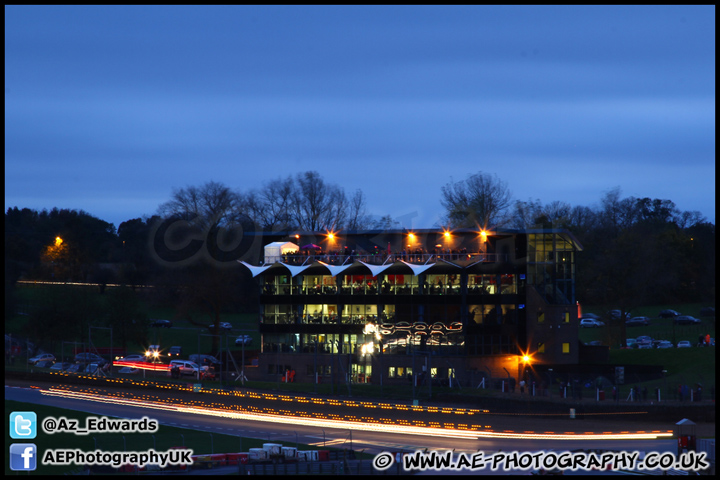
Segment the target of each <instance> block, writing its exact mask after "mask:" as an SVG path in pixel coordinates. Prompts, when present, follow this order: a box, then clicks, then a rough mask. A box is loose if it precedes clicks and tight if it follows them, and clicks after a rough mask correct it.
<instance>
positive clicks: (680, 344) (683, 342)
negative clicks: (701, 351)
mask: <svg viewBox="0 0 720 480" xmlns="http://www.w3.org/2000/svg"><path fill="white" fill-rule="evenodd" d="M677 347H678V348H690V347H692V345H690V342H689V341H688V340H680V341H679V342H678V345H677Z"/></svg>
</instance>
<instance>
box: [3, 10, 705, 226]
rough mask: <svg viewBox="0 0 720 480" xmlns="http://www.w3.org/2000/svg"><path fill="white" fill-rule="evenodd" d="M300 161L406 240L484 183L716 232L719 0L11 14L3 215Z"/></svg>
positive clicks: (298, 165) (80, 204)
mask: <svg viewBox="0 0 720 480" xmlns="http://www.w3.org/2000/svg"><path fill="white" fill-rule="evenodd" d="M308 170H315V171H317V172H319V173H320V175H321V176H322V178H323V179H324V180H325V181H327V182H329V183H333V184H336V185H338V186H340V187H342V188H343V189H344V190H345V191H346V193H349V194H352V193H353V192H355V190H357V189H361V190H362V191H363V192H364V193H365V195H366V197H367V199H368V210H369V212H370V213H372V214H375V215H378V216H381V215H391V216H392V217H394V218H397V219H401V220H402V222H403V223H404V224H405V225H406V226H413V227H431V226H433V225H434V224H435V223H436V222H437V221H438V219H439V217H440V216H441V215H442V213H443V212H442V207H441V205H440V197H441V188H442V186H443V185H446V184H448V183H449V182H452V181H458V180H462V179H463V178H465V177H467V176H468V175H470V174H473V173H477V172H479V171H482V172H486V173H490V174H493V175H497V176H498V178H500V179H501V180H503V181H505V182H507V184H508V187H509V189H510V190H511V192H512V193H513V197H514V198H515V199H517V200H530V199H533V200H534V199H539V200H540V201H541V202H542V203H544V204H546V203H550V202H552V201H555V200H560V201H565V202H568V203H570V204H571V205H573V206H574V205H585V206H590V207H593V206H596V205H598V204H599V201H600V199H601V197H602V196H603V195H604V194H605V193H606V192H608V191H609V190H611V189H613V188H616V187H619V188H620V190H621V194H622V196H623V197H629V196H634V197H651V198H661V199H669V200H672V201H674V202H675V204H676V205H677V207H678V208H679V209H681V210H691V211H693V210H697V211H700V212H701V213H702V214H703V215H704V216H705V217H707V218H708V220H710V221H712V222H713V223H714V222H715V7H714V6H651V7H645V6H639V7H633V6H619V7H617V6H600V7H596V6H577V7H564V6H560V7H553V6H536V7H527V6H518V7H515V6H509V7H508V6H499V7H487V6H457V7H444V6H441V7H433V6H422V7H386V6H372V7H344V6H341V7H325V6H319V7H287V6H269V7H268V6H259V7H253V6H220V7H217V6H210V7H205V6H203V7H198V6H182V7H166V6H160V7H152V6H150V7H148V6H77V7H67V6H6V7H5V208H6V209H7V208H8V207H14V206H18V207H20V208H23V207H27V208H32V209H36V210H42V209H52V208H53V207H58V208H70V209H78V210H80V209H81V210H85V211H86V212H88V213H90V214H92V215H94V216H96V217H99V218H101V219H103V220H106V221H108V222H111V223H114V224H115V226H116V227H117V226H118V225H119V224H120V223H122V222H123V221H125V220H129V219H132V218H138V217H142V216H144V215H151V214H153V213H155V212H156V210H157V207H158V206H159V205H160V204H161V203H163V202H165V201H167V200H168V199H169V198H170V195H171V193H172V191H173V189H174V188H180V187H185V186H188V185H198V186H199V185H202V184H203V183H205V182H207V181H211V180H213V181H217V182H221V183H224V184H225V185H227V186H229V187H232V188H234V189H237V190H241V191H246V190H249V189H254V188H258V187H261V186H262V185H263V184H264V183H265V182H268V181H270V180H274V179H277V178H281V177H282V178H285V177H287V176H288V175H295V174H297V173H300V172H305V171H308Z"/></svg>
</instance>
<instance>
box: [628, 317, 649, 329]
mask: <svg viewBox="0 0 720 480" xmlns="http://www.w3.org/2000/svg"><path fill="white" fill-rule="evenodd" d="M625 325H627V326H628V327H639V326H645V325H650V317H633V318H630V319H628V320H625Z"/></svg>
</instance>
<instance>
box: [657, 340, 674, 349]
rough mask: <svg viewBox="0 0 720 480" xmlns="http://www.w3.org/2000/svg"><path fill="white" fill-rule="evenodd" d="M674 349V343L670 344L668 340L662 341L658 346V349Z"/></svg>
mask: <svg viewBox="0 0 720 480" xmlns="http://www.w3.org/2000/svg"><path fill="white" fill-rule="evenodd" d="M673 347H674V345H673V344H672V342H668V341H667V340H661V341H660V342H659V343H658V344H657V348H673Z"/></svg>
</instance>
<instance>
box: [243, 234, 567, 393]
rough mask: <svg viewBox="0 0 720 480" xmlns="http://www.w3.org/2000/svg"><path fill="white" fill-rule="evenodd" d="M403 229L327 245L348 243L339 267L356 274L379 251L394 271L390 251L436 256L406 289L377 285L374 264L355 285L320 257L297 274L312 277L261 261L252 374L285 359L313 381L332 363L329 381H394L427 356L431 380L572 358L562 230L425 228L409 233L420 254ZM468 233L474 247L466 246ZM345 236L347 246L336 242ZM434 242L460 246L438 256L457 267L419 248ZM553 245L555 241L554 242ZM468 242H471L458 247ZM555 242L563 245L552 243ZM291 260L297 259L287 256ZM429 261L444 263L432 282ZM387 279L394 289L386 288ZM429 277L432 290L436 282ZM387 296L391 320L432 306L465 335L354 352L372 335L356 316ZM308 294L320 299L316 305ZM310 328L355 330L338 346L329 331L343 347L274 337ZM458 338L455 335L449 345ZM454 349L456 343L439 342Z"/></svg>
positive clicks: (376, 312)
mask: <svg viewBox="0 0 720 480" xmlns="http://www.w3.org/2000/svg"><path fill="white" fill-rule="evenodd" d="M403 235H404V234H402V233H397V234H394V235H391V234H382V235H379V234H377V233H373V234H365V235H345V236H342V235H339V236H336V237H335V239H334V240H333V244H332V245H331V247H332V249H335V251H336V252H337V251H339V252H348V251H349V252H352V256H350V255H348V256H347V258H348V259H349V261H351V262H355V263H354V265H356V267H355V268H354V269H351V270H348V272H350V271H351V273H349V275H354V276H358V274H359V273H363V272H362V269H366V268H367V267H362V266H361V265H360V264H359V263H358V260H360V261H366V262H367V261H369V262H371V263H372V262H373V261H375V262H377V261H378V260H381V262H379V263H374V265H380V264H381V263H382V261H383V259H387V260H388V261H390V262H392V263H394V264H395V265H398V267H396V268H395V270H394V271H393V272H395V273H396V272H397V271H398V268H405V269H407V268H409V267H407V266H404V267H403V265H402V263H401V262H400V260H405V261H410V262H411V263H414V264H415V265H423V264H424V263H423V262H424V261H426V260H427V261H435V262H437V263H435V266H434V267H433V269H431V270H428V271H427V272H426V273H421V274H419V275H418V276H412V275H408V274H406V276H408V277H412V278H413V280H412V282H413V284H412V285H411V286H410V287H408V288H409V290H410V291H411V292H412V293H410V294H407V295H405V294H403V295H397V294H392V295H389V294H388V292H390V291H391V290H388V292H386V291H385V287H384V286H383V283H384V280H388V279H389V278H390V277H389V276H386V275H384V274H379V275H377V278H376V279H375V280H374V282H373V283H372V285H370V286H367V285H365V286H363V287H362V290H360V291H358V290H355V288H356V286H355V285H356V283H355V282H354V281H348V278H349V277H345V275H344V274H343V273H340V274H338V275H336V276H335V277H328V273H325V274H322V273H318V271H319V270H318V269H321V270H322V269H324V268H326V267H322V266H321V264H317V263H316V264H315V265H318V266H317V267H316V268H315V270H308V271H307V273H305V274H304V276H305V277H307V279H311V280H312V284H305V285H303V276H302V275H298V276H295V277H292V278H291V277H290V276H289V274H288V273H287V272H285V273H283V271H284V268H285V267H284V266H283V265H282V264H276V266H275V267H273V269H271V270H269V271H268V273H265V274H262V275H260V276H258V277H257V278H256V280H257V283H258V289H259V290H260V291H261V295H260V298H261V305H260V313H261V317H262V318H263V320H262V323H261V326H260V329H261V333H263V348H264V351H263V353H262V354H261V355H260V359H259V363H258V368H257V370H256V375H258V376H260V377H263V376H264V377H266V378H265V379H268V380H274V379H278V378H279V376H281V375H282V374H283V373H284V371H285V370H294V371H295V381H296V382H312V381H314V378H315V372H316V371H317V372H318V374H319V376H320V378H321V381H324V382H327V381H330V379H331V375H334V379H335V381H336V382H338V383H343V382H344V381H345V378H346V376H347V377H349V378H351V380H352V381H354V382H366V381H371V382H372V383H375V384H377V383H380V381H381V378H382V382H383V383H388V384H390V383H399V384H402V383H407V382H409V380H408V373H409V371H412V372H413V373H414V374H415V375H416V376H418V377H422V378H427V377H428V375H429V372H428V371H427V369H428V368H430V369H432V370H433V371H434V372H435V379H436V381H437V382H447V381H449V379H450V378H454V379H455V380H456V381H460V382H461V383H463V382H464V383H466V384H470V383H474V382H476V381H477V382H479V381H480V379H481V378H482V377H491V378H508V377H512V378H514V379H516V380H519V379H520V378H522V377H523V376H524V374H525V371H526V370H527V369H528V368H531V367H532V365H533V364H539V365H551V364H573V363H577V361H578V358H579V357H578V345H577V335H578V321H577V306H576V305H575V304H574V303H571V302H574V298H573V295H574V293H573V285H574V260H573V258H574V257H573V255H574V250H573V249H574V248H575V247H574V243H573V242H572V241H567V239H566V238H565V237H563V239H561V238H560V237H559V236H556V234H554V233H547V232H542V233H541V234H533V235H525V234H522V233H520V234H518V233H503V234H498V235H497V236H494V237H492V236H491V237H488V240H487V241H485V242H479V241H478V238H477V236H476V234H468V235H466V236H465V238H464V239H463V238H461V237H460V236H456V237H454V238H452V239H450V240H446V239H444V238H443V237H442V235H441V232H437V231H435V232H426V233H425V234H423V235H418V236H417V238H416V241H417V242H418V244H420V245H422V246H423V247H424V254H423V255H420V256H418V255H417V252H415V251H414V249H412V248H405V247H404V243H406V241H405V237H404V236H403ZM381 237H382V238H381ZM315 238H317V239H318V240H317V241H314V242H313V243H317V244H321V243H322V242H321V241H320V240H319V239H320V238H321V236H320V235H317V236H316V237H315ZM378 238H380V240H381V241H380V240H378ZM529 239H530V240H529ZM278 240H281V239H278ZM373 242H374V243H375V244H378V242H380V245H381V246H384V247H383V249H381V251H380V253H378V252H375V255H372V248H374V247H372V244H373ZM300 243H302V242H300ZM476 244H477V245H478V246H477V248H474V249H472V246H473V245H476ZM343 245H350V247H349V248H347V249H346V248H344V247H343ZM433 246H435V247H440V246H444V247H449V249H450V250H453V251H454V252H456V253H461V254H455V253H453V254H452V256H450V257H445V258H446V259H448V260H450V261H452V262H456V263H459V264H462V268H459V267H454V266H452V265H451V264H447V263H445V264H444V263H443V262H441V261H439V260H438V259H437V258H438V257H439V255H437V256H435V257H430V256H428V253H429V252H428V249H429V248H431V247H433ZM556 246H558V247H557V248H558V250H557V251H555V250H552V249H553V248H555V247H556ZM468 247H470V248H471V249H470V250H467V248H468ZM561 249H562V255H558V254H557V252H560V251H561ZM422 250H423V249H422V248H421V249H418V251H422ZM443 251H444V249H443V248H438V249H437V251H436V253H438V252H440V253H442V252H443ZM328 252H329V250H328ZM360 252H365V253H364V254H362V253H360ZM367 252H371V254H370V255H368V253H367ZM391 252H392V253H391ZM464 252H467V254H465V253H464ZM363 255H364V256H363ZM483 258H484V260H483ZM300 260H301V261H302V259H300ZM316 260H320V261H323V262H330V263H332V261H333V260H335V261H337V260H338V257H328V256H327V254H326V255H324V256H323V257H322V258H317V259H316ZM289 261H290V262H291V263H293V264H295V265H299V264H300V263H298V259H297V258H292V259H289ZM463 262H464V263H463ZM560 262H565V263H562V264H561V263H560ZM568 262H569V263H568ZM339 264H341V263H340V262H338V263H336V265H339ZM558 265H560V267H558ZM358 268H360V270H358ZM453 269H457V270H453ZM390 271H391V270H388V272H390ZM309 272H312V273H309ZM448 272H458V275H457V276H455V275H452V278H451V277H450V273H448ZM395 273H393V276H395ZM438 273H440V274H442V273H446V274H448V276H446V277H444V280H445V282H444V284H443V285H444V286H443V287H439V286H438V285H439V284H440V282H439V281H438V280H440V279H439V278H437V277H438V275H437V274H438ZM277 275H285V276H286V277H287V278H285V279H283V281H282V282H279V281H276V280H275V279H276V278H277ZM365 275H366V276H367V272H366V273H365ZM469 276H472V278H473V286H475V282H477V278H478V276H482V277H483V279H484V278H486V277H487V278H490V280H491V281H493V282H494V283H495V285H494V293H492V294H487V293H484V292H478V291H477V290H476V289H471V288H470V281H469ZM505 276H508V277H509V278H512V282H513V287H512V289H511V290H507V291H506V289H505V284H504V280H503V279H504V277H505ZM344 277H345V278H344ZM493 279H496V280H493ZM328 280H329V281H328ZM353 280H356V279H353ZM448 280H450V282H448ZM501 280H503V285H501ZM483 281H484V280H483ZM450 283H455V284H456V285H457V287H458V288H456V289H455V290H442V288H445V289H447V288H448V287H449V285H450ZM351 284H352V285H351ZM351 287H352V290H350V288H351ZM501 287H502V288H501ZM392 288H393V290H392V292H395V290H394V287H392ZM438 288H440V289H441V290H440V291H442V293H441V294H438V293H437V289H438ZM418 292H420V294H418ZM553 302H555V303H563V304H559V305H558V304H553ZM275 305H277V306H278V308H275ZM303 305H307V306H310V305H312V307H309V308H312V310H313V311H309V308H305V309H304V311H303ZM333 305H334V306H333ZM344 305H345V306H347V305H352V310H351V311H349V312H348V311H345V312H343V306H344ZM388 305H392V306H393V310H392V311H393V313H396V314H397V316H396V318H394V319H393V320H392V321H393V322H399V321H409V322H411V323H412V322H413V321H418V320H419V321H424V322H426V323H427V324H428V325H429V324H431V323H432V322H433V321H435V320H433V318H440V319H441V320H442V321H444V322H445V324H446V326H447V327H448V330H450V324H451V323H452V324H453V325H462V327H461V328H462V332H461V333H462V337H460V336H457V332H454V333H452V334H449V335H455V336H453V338H454V339H463V343H462V344H460V343H455V344H452V345H451V346H452V347H453V348H451V349H448V348H444V349H443V348H434V351H433V352H432V353H431V354H429V355H428V354H426V353H424V352H427V351H431V350H433V348H430V347H428V348H427V349H426V347H427V346H426V345H424V344H419V345H416V346H414V347H412V348H410V347H407V348H397V346H396V348H395V349H394V350H392V351H393V352H394V353H393V354H379V350H378V347H377V345H376V346H375V348H374V351H373V352H369V353H368V352H366V353H368V354H366V355H365V356H362V355H360V352H359V347H360V346H361V343H363V342H368V339H369V340H372V335H370V334H368V333H367V332H364V333H363V327H364V326H365V325H366V324H367V323H370V322H374V323H375V324H376V325H377V326H379V325H380V323H382V322H386V321H387V319H383V318H381V317H382V315H381V313H382V312H383V308H384V307H385V306H388ZM318 306H319V307H320V308H319V310H320V311H318V312H315V311H314V310H317V309H318ZM358 307H360V308H359V314H357V315H352V314H354V313H358V312H356V310H358ZM324 309H327V310H328V311H323V310H324ZM363 310H365V311H363ZM275 312H277V313H275ZM406 317H407V318H406ZM370 318H372V320H370ZM358 322H359V323H358ZM309 335H318V336H319V335H324V336H326V337H328V338H333V339H335V340H334V341H338V340H337V339H338V338H340V337H343V336H348V338H349V336H350V335H352V336H353V338H357V339H358V340H357V344H356V345H352V346H347V345H345V348H343V347H342V345H341V344H340V343H338V347H337V348H338V349H340V350H341V351H343V350H344V353H341V354H339V355H338V354H333V355H330V354H327V353H317V354H316V353H314V352H312V353H311V352H309V350H308V348H306V347H307V345H309V344H308V343H302V342H304V340H303V341H302V342H301V343H300V344H298V343H296V344H295V345H289V344H286V343H285V342H286V340H284V339H288V340H287V341H289V342H297V340H295V339H296V337H297V338H305V337H307V338H308V339H309V338H310V337H309ZM363 335H365V336H364V337H363ZM317 338H319V337H317ZM388 338H389V337H388ZM433 338H437V337H433ZM448 338H450V337H449V336H448ZM316 341H319V340H316ZM272 342H275V343H274V344H273V343H272ZM326 345H327V344H326ZM459 345H462V346H460V347H459V348H458V346H459ZM313 350H314V349H313ZM318 350H320V349H318ZM326 351H327V349H326ZM453 351H454V352H455V353H456V354H454V355H453V354H448V353H452V352H453ZM400 352H402V353H400ZM413 352H414V354H413ZM525 354H527V355H528V356H529V357H530V358H529V360H527V361H524V360H523V358H522V357H523V355H525ZM428 365H429V367H428ZM423 366H425V368H424V369H423ZM423 372H424V373H423Z"/></svg>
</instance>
